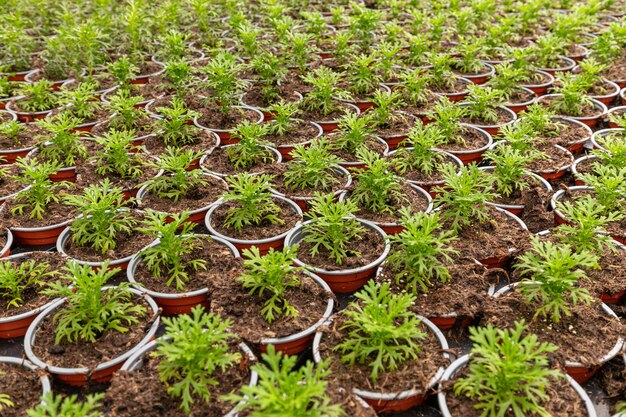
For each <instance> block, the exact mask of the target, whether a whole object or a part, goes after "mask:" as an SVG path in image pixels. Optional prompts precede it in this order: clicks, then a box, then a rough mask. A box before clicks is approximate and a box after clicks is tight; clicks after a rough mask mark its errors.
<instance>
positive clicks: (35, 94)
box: [6, 80, 59, 122]
mask: <svg viewBox="0 0 626 417" xmlns="http://www.w3.org/2000/svg"><path fill="white" fill-rule="evenodd" d="M18 93H19V96H16V97H14V98H13V100H11V101H10V102H8V103H7V104H6V108H7V110H11V111H13V112H15V114H17V117H18V119H19V120H20V122H33V121H35V120H37V119H42V118H44V117H46V116H48V115H49V114H50V112H52V110H54V109H55V108H57V107H58V105H59V96H58V95H57V94H55V93H54V92H53V91H52V83H51V82H50V81H47V80H41V81H38V82H36V83H32V84H31V83H23V84H22V85H21V86H20V89H19V91H18Z"/></svg>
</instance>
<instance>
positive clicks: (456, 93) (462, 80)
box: [436, 75, 474, 97]
mask: <svg viewBox="0 0 626 417" xmlns="http://www.w3.org/2000/svg"><path fill="white" fill-rule="evenodd" d="M455 78H456V79H457V80H459V81H460V82H461V83H463V84H465V85H466V86H467V85H471V84H474V83H473V82H472V81H471V80H468V79H467V78H465V77H462V76H460V75H456V76H455ZM468 92H469V91H468V89H467V88H466V89H465V90H463V91H455V92H453V93H436V94H439V95H440V96H442V97H458V96H462V95H467V93H468Z"/></svg>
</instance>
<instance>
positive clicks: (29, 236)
mask: <svg viewBox="0 0 626 417" xmlns="http://www.w3.org/2000/svg"><path fill="white" fill-rule="evenodd" d="M72 221H73V219H70V220H66V221H64V222H61V223H58V224H53V225H50V226H43V227H11V232H13V237H14V238H15V242H16V243H17V244H19V245H22V246H44V245H53V244H55V243H56V241H57V239H58V238H59V235H60V234H61V232H62V231H63V230H64V229H65V228H66V227H67V225H69V224H70V223H71V222H72Z"/></svg>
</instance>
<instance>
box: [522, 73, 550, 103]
mask: <svg viewBox="0 0 626 417" xmlns="http://www.w3.org/2000/svg"><path fill="white" fill-rule="evenodd" d="M537 72H538V73H540V74H542V75H543V76H545V77H548V78H549V80H548V81H546V82H543V83H541V84H521V85H520V87H524V88H528V89H529V90H531V91H532V92H534V93H535V94H537V96H539V97H541V96H543V95H545V94H547V93H548V90H549V89H550V88H551V87H552V85H553V84H554V75H552V74H550V73H548V72H545V71H541V70H537Z"/></svg>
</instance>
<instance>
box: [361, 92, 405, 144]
mask: <svg viewBox="0 0 626 417" xmlns="http://www.w3.org/2000/svg"><path fill="white" fill-rule="evenodd" d="M372 103H374V107H372V108H371V110H370V111H369V112H368V113H367V116H368V118H369V120H370V121H371V123H372V124H373V126H374V133H375V134H376V136H378V137H380V138H381V139H383V140H384V141H385V142H387V145H388V146H389V149H396V148H397V147H398V144H399V143H400V142H402V141H403V140H404V139H406V138H407V136H408V133H409V131H410V130H411V128H412V127H413V126H414V125H415V121H416V120H417V118H416V116H414V115H413V114H411V113H409V112H405V111H400V109H401V108H402V107H403V106H404V102H403V101H402V94H401V93H399V92H397V91H394V92H388V91H383V90H378V91H376V92H375V93H374V96H373V97H372Z"/></svg>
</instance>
